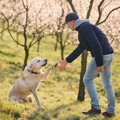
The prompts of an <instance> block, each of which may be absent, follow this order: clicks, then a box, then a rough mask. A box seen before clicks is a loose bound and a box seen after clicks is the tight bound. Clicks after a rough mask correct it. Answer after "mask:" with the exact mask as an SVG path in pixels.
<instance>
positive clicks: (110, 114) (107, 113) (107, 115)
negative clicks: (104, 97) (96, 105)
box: [102, 111, 115, 118]
mask: <svg viewBox="0 0 120 120" xmlns="http://www.w3.org/2000/svg"><path fill="white" fill-rule="evenodd" d="M102 115H103V116H105V117H109V118H111V117H113V116H114V115H115V114H112V113H109V112H107V111H106V112H103V113H102Z"/></svg>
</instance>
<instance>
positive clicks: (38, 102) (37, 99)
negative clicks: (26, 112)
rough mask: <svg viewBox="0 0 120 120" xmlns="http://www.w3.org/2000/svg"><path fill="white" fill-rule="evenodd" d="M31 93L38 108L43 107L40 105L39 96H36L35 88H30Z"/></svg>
mask: <svg viewBox="0 0 120 120" xmlns="http://www.w3.org/2000/svg"><path fill="white" fill-rule="evenodd" d="M32 93H33V96H34V98H35V100H36V102H37V105H38V106H39V107H40V110H42V109H43V106H42V105H41V103H40V100H39V98H38V96H37V94H36V91H35V90H32Z"/></svg>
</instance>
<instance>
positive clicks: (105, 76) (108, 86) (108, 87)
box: [83, 54, 115, 114]
mask: <svg viewBox="0 0 120 120" xmlns="http://www.w3.org/2000/svg"><path fill="white" fill-rule="evenodd" d="M112 60H113V54H108V55H103V62H104V65H103V66H104V72H102V73H101V74H100V75H101V78H102V82H103V85H104V89H105V91H106V94H107V102H108V106H107V112H109V113H112V114H114V113H115V94H114V90H113V87H112V83H111V80H110V77H111V65H112ZM97 74H98V72H97V66H96V62H95V58H94V57H93V59H92V60H91V63H90V64H89V66H88V69H87V71H86V73H85V75H84V78H83V81H84V84H85V86H86V88H87V91H88V94H89V96H90V98H91V106H93V108H95V109H101V108H100V104H99V101H98V95H97V91H96V88H95V85H94V82H93V79H94V78H95V76H96V75H97Z"/></svg>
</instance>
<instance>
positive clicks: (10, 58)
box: [0, 34, 120, 120]
mask: <svg viewBox="0 0 120 120" xmlns="http://www.w3.org/2000/svg"><path fill="white" fill-rule="evenodd" d="M54 42H55V41H54V40H53V39H52V38H45V39H43V41H42V42H41V46H40V53H36V46H34V47H33V48H32V49H31V50H30V56H29V61H30V60H31V59H32V58H34V57H41V58H48V59H49V63H48V65H47V66H46V68H47V67H48V66H50V65H51V64H52V63H54V62H55V61H59V60H60V50H59V49H58V51H57V52H55V51H54ZM75 47H76V46H71V45H69V46H67V48H66V50H65V56H67V55H68V54H69V53H70V52H71V51H72V50H73V49H74V48H75ZM80 59H81V58H80V57H79V58H78V59H77V60H75V61H74V62H73V63H72V64H69V65H68V66H67V68H66V69H65V71H63V72H60V71H59V70H58V68H55V69H54V70H53V71H52V72H51V73H50V75H49V77H48V79H47V81H42V82H41V83H40V86H39V89H38V96H39V98H40V101H41V103H42V105H43V106H44V108H45V111H39V110H38V107H37V105H36V102H35V100H34V98H33V102H32V103H25V104H19V103H17V102H10V101H7V96H8V93H9V91H10V89H11V87H12V85H13V84H14V82H15V80H16V79H17V78H18V77H19V76H20V75H21V72H22V65H23V60H24V51H23V48H22V47H20V46H18V45H16V44H15V43H14V42H13V41H12V40H11V39H10V37H9V36H8V35H7V34H6V37H5V40H1V39H0V120H17V119H18V120H107V118H104V117H103V116H102V115H98V116H85V115H83V114H82V111H84V110H88V109H89V108H90V99H89V96H88V94H87V92H86V95H85V101H84V102H77V94H78V85H79V74H80V62H81V61H80ZM90 59H91V57H89V59H88V62H89V61H90ZM95 83H96V87H97V91H98V95H99V100H100V104H101V108H102V111H105V110H106V106H107V101H106V96H105V92H104V89H103V85H102V81H101V79H100V78H96V79H95ZM112 83H113V86H114V89H115V94H116V116H115V117H113V118H111V120H120V84H119V83H120V53H115V58H114V63H113V72H112Z"/></svg>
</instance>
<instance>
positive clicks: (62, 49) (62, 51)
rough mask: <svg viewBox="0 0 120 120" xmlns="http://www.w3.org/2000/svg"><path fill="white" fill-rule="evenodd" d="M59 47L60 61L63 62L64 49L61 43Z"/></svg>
mask: <svg viewBox="0 0 120 120" xmlns="http://www.w3.org/2000/svg"><path fill="white" fill-rule="evenodd" d="M60 47H61V60H64V47H63V45H62V41H61V43H60Z"/></svg>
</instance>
